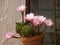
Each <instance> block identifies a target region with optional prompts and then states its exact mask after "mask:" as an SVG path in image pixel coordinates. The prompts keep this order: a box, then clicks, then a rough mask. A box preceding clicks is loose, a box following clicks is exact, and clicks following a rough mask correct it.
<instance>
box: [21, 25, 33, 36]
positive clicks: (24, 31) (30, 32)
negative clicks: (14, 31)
mask: <svg viewBox="0 0 60 45" xmlns="http://www.w3.org/2000/svg"><path fill="white" fill-rule="evenodd" d="M21 33H22V35H23V36H25V37H29V36H32V35H33V34H34V30H33V28H32V27H31V26H29V25H25V26H24V27H22V31H21Z"/></svg>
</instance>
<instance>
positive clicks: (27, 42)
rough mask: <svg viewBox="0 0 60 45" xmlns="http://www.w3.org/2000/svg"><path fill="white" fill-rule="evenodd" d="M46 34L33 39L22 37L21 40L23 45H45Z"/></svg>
mask: <svg viewBox="0 0 60 45" xmlns="http://www.w3.org/2000/svg"><path fill="white" fill-rule="evenodd" d="M43 39H44V34H41V35H36V36H33V37H21V38H20V40H21V41H22V42H23V45H43Z"/></svg>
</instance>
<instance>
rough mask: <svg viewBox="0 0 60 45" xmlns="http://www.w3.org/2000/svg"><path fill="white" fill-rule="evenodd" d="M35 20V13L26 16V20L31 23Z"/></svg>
mask: <svg viewBox="0 0 60 45" xmlns="http://www.w3.org/2000/svg"><path fill="white" fill-rule="evenodd" d="M33 18H34V14H33V13H30V14H27V15H26V17H25V20H29V21H31V20H32V19H33Z"/></svg>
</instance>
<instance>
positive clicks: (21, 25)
mask: <svg viewBox="0 0 60 45" xmlns="http://www.w3.org/2000/svg"><path fill="white" fill-rule="evenodd" d="M24 25H25V23H16V32H17V33H18V34H21V30H22V27H23V26H24Z"/></svg>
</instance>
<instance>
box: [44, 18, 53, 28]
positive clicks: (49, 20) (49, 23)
mask: <svg viewBox="0 0 60 45" xmlns="http://www.w3.org/2000/svg"><path fill="white" fill-rule="evenodd" d="M44 23H45V24H46V26H47V27H49V26H52V25H53V22H52V20H51V19H47V20H45V21H44Z"/></svg>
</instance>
